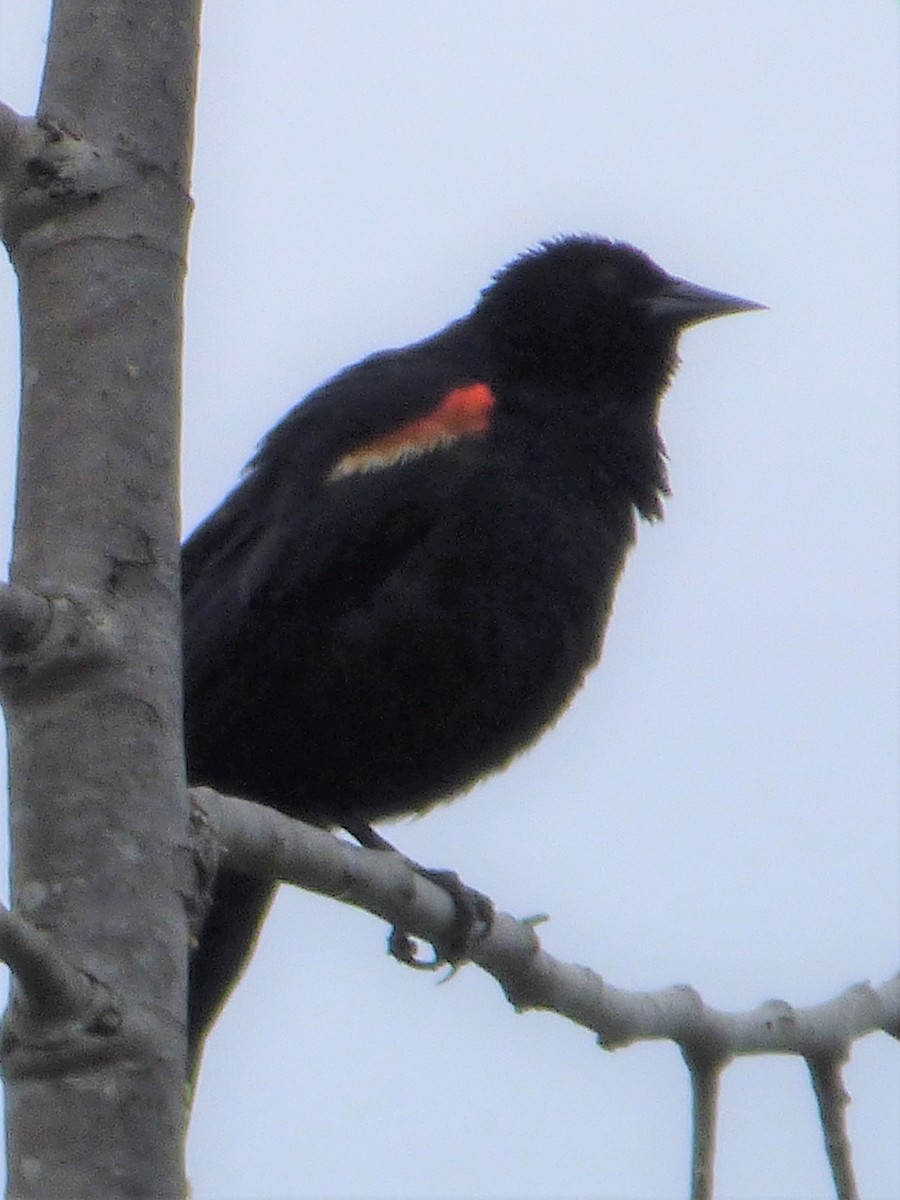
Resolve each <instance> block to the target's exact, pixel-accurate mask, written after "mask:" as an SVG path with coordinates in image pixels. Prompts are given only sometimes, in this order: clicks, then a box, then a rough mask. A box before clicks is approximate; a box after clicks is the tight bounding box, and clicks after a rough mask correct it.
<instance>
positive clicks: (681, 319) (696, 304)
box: [644, 275, 766, 329]
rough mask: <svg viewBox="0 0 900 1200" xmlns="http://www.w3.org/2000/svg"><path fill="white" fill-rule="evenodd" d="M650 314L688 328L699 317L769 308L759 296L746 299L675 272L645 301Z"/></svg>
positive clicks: (701, 319) (699, 318)
mask: <svg viewBox="0 0 900 1200" xmlns="http://www.w3.org/2000/svg"><path fill="white" fill-rule="evenodd" d="M644 303H645V304H646V306H647V309H648V311H649V313H650V315H651V316H652V317H653V318H654V319H655V320H658V321H666V322H669V323H671V324H672V325H677V326H678V328H679V329H684V328H686V327H687V326H688V325H696V324H697V323H698V322H699V321H709V320H711V318H713V317H727V316H728V314H729V313H739V312H750V311H751V310H753V309H755V308H759V309H762V308H765V307H766V306H765V304H757V303H756V301H755V300H742V299H741V298H740V296H729V295H728V294H727V292H714V291H713V290H712V288H705V287H701V286H700V284H699V283H689V282H688V281H687V280H686V279H678V278H677V277H676V276H674V275H673V276H671V277H670V278H669V279H668V281H667V282H666V283H665V285H664V286H663V288H662V290H661V291H659V292H657V294H656V295H655V296H650V297H648V298H647V300H645V301H644Z"/></svg>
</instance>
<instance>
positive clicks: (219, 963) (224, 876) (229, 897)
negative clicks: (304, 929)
mask: <svg viewBox="0 0 900 1200" xmlns="http://www.w3.org/2000/svg"><path fill="white" fill-rule="evenodd" d="M276 890H277V885H276V884H273V883H272V882H271V880H265V879H255V878H253V876H250V875H238V874H236V873H235V872H234V871H228V870H222V871H220V872H219V874H218V875H217V876H216V881H215V883H214V885H213V898H212V904H211V905H210V908H209V912H208V913H207V916H206V920H205V921H204V924H203V929H202V930H201V932H200V937H199V942H198V945H197V948H196V949H195V950H194V952H193V954H192V955H191V962H190V968H189V983H188V1072H187V1078H188V1080H190V1081H193V1080H194V1079H195V1078H196V1074H197V1070H198V1068H199V1066H200V1054H201V1052H202V1050H203V1043H204V1041H205V1039H206V1035H207V1034H208V1033H209V1031H210V1029H211V1028H212V1026H213V1024H214V1022H215V1020H216V1017H217V1016H218V1015H219V1010H220V1009H221V1008H222V1005H223V1004H224V1003H225V1001H226V999H227V998H228V995H229V993H230V992H231V989H232V988H233V987H234V985H235V984H236V983H237V981H238V979H239V978H240V977H241V975H242V973H243V971H244V968H245V967H246V965H247V962H248V961H249V959H250V956H251V954H252V953H253V949H254V947H255V945H256V939H257V937H258V936H259V932H260V929H261V928H262V923H263V920H264V919H265V916H266V913H267V912H268V910H269V906H270V904H271V903H272V900H273V898H274V896H275V892H276Z"/></svg>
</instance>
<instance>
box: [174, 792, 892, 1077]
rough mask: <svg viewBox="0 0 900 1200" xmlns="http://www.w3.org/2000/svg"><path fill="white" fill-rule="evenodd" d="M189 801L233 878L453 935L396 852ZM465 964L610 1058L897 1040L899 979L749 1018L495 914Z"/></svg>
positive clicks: (714, 1056) (228, 806) (427, 932)
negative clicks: (602, 970)
mask: <svg viewBox="0 0 900 1200" xmlns="http://www.w3.org/2000/svg"><path fill="white" fill-rule="evenodd" d="M192 799H193V802H194V804H195V805H196V806H197V807H198V808H199V809H200V812H201V819H202V820H205V821H206V823H207V824H208V825H209V826H210V827H211V829H212V832H213V834H214V836H216V837H217V838H219V839H221V841H222V842H223V843H224V846H225V847H226V852H227V855H228V859H229V863H230V864H231V865H233V866H236V867H237V868H239V869H240V870H243V871H246V872H248V873H249V874H255V875H260V876H263V877H268V878H276V879H282V880H284V881H285V882H287V883H293V884H296V885H298V886H300V887H304V888H307V889H308V890H310V891H314V892H319V893H320V894H322V895H326V896H333V897H334V898H336V899H339V900H343V901H345V902H346V903H348V904H353V905H355V906H356V907H358V908H364V909H366V910H367V911H368V912H371V913H373V914H375V915H376V916H380V917H383V918H384V919H385V920H386V921H389V922H391V924H394V925H399V926H400V927H401V928H403V929H405V930H408V931H409V932H410V933H413V934H415V935H416V936H418V937H423V938H426V939H427V940H428V941H430V942H436V943H440V941H441V939H442V938H444V937H446V935H447V933H448V932H449V930H450V928H451V925H452V922H453V919H454V916H455V909H454V902H453V901H452V899H451V898H450V896H449V895H448V894H447V893H446V892H445V891H444V890H443V889H442V888H440V887H439V886H438V885H437V884H434V883H432V882H431V881H430V880H428V879H424V878H422V876H420V875H418V874H416V872H415V871H414V870H413V868H412V866H411V865H410V864H409V863H408V862H407V860H406V859H404V858H403V857H402V855H399V854H394V853H391V852H386V851H382V850H364V849H361V848H359V847H356V846H351V845H350V844H349V843H347V842H343V841H341V840H340V839H339V838H336V837H334V836H333V835H332V834H330V833H327V832H325V831H324V830H321V829H316V828H314V827H313V826H310V825H306V824H304V823H303V822H302V821H293V820H291V819H290V818H288V817H285V816H283V815H282V814H281V813H278V812H275V811H274V810H273V809H270V808H266V807H264V806H262V805H259V804H253V803H251V802H249V801H246V800H240V799H237V798H236V797H233V796H220V795H219V794H218V793H217V792H213V791H211V790H210V789H208V788H196V789H194V790H193V791H192ZM471 959H472V961H473V962H475V963H477V964H478V965H479V966H480V967H482V968H483V969H484V970H486V971H488V972H489V973H490V974H491V975H493V976H494V978H495V979H496V980H497V981H498V982H499V983H500V985H501V987H502V988H503V990H504V992H505V993H506V995H507V997H508V999H509V1000H510V1002H511V1003H512V1004H513V1005H514V1007H515V1008H516V1009H517V1010H518V1011H520V1012H521V1011H525V1010H527V1009H547V1010H551V1011H554V1012H557V1013H559V1014H560V1015H561V1016H564V1017H568V1018H569V1020H571V1021H574V1022H576V1023H577V1024H579V1025H583V1026H585V1027H586V1028H588V1029H591V1030H593V1031H595V1032H596V1033H597V1035H598V1040H599V1042H600V1044H601V1046H603V1047H604V1049H607V1050H615V1049H618V1048H620V1047H623V1046H627V1045H630V1044H631V1043H632V1042H636V1041H643V1040H649V1039H661V1038H666V1039H669V1040H671V1041H674V1042H675V1043H676V1044H678V1045H679V1046H681V1047H682V1048H683V1051H684V1054H685V1057H686V1058H687V1060H688V1063H689V1064H691V1063H692V1062H694V1061H697V1062H703V1063H706V1064H707V1065H708V1064H710V1063H713V1064H718V1065H719V1066H721V1065H722V1064H724V1063H725V1062H726V1061H727V1060H728V1059H729V1058H731V1057H733V1056H736V1055H742V1054H759V1053H770V1054H773V1053H774V1054H800V1055H803V1056H804V1057H806V1058H808V1059H811V1058H813V1057H822V1056H823V1055H829V1054H832V1055H833V1054H838V1053H845V1052H846V1050H847V1048H848V1047H849V1046H850V1045H851V1044H852V1043H853V1041H855V1040H856V1039H857V1038H860V1037H863V1036H864V1035H865V1034H867V1033H872V1032H874V1031H875V1030H883V1031H885V1032H892V1031H893V1029H895V1028H896V1025H897V1010H898V1006H900V975H898V976H896V977H895V978H894V979H891V980H889V981H888V982H887V983H885V984H884V985H883V986H882V987H881V988H873V987H872V986H871V985H870V984H858V985H856V986H854V987H851V988H849V989H848V990H847V991H846V992H844V993H843V994H842V995H840V996H838V997H836V998H835V999H833V1000H830V1001H828V1002H827V1003H825V1004H820V1005H815V1006H812V1007H810V1008H805V1009H795V1008H793V1007H792V1006H791V1005H790V1004H788V1003H787V1002H786V1001H783V1000H769V1001H766V1002H765V1003H764V1004H762V1005H760V1006H759V1007H758V1008H757V1009H755V1010H753V1011H751V1012H746V1013H726V1012H720V1011H718V1010H716V1009H713V1008H710V1007H709V1006H708V1005H706V1004H704V1002H703V1000H702V998H701V997H700V995H699V994H698V993H697V992H696V991H695V990H694V989H693V988H691V987H686V986H676V987H671V988H667V989H665V990H663V991H658V992H631V991H625V990H623V989H620V988H616V987H613V986H612V985H611V984H607V983H606V982H604V980H603V979H602V978H601V977H600V976H599V975H597V974H595V972H593V971H592V970H590V968H588V967H583V966H579V965H577V964H573V963H562V962H560V961H559V960H558V959H555V958H553V957H552V956H551V955H549V954H547V952H546V951H545V950H543V949H542V947H541V945H540V942H539V940H538V937H537V934H536V933H535V930H534V926H533V923H531V922H529V921H528V920H527V919H526V920H517V919H516V918H515V917H512V916H510V915H509V914H508V913H502V912H498V913H496V915H495V918H494V922H493V925H492V926H491V929H490V931H489V932H488V933H487V934H486V936H485V937H484V938H483V939H482V940H481V941H479V942H477V943H476V944H475V945H474V947H473V948H472V950H471ZM692 1069H693V1068H692Z"/></svg>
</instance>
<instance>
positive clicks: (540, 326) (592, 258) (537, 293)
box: [475, 236, 764, 390]
mask: <svg viewBox="0 0 900 1200" xmlns="http://www.w3.org/2000/svg"><path fill="white" fill-rule="evenodd" d="M763 307H764V305H761V304H756V303H755V302H753V301H751V300H742V299H740V298H739V297H737V296H730V295H727V294H726V293H725V292H717V291H713V290H712V289H711V288H705V287H701V286H700V285H699V284H693V283H689V282H688V281H687V280H685V279H679V278H677V277H676V276H673V275H669V274H668V273H667V272H666V271H664V270H662V268H661V267H658V266H657V265H656V263H654V262H653V261H652V259H650V258H649V257H648V256H647V255H646V254H644V253H642V251H640V250H637V249H635V247H633V246H629V245H627V244H625V243H624V242H613V241H608V240H606V239H603V238H597V237H590V236H576V237H564V238H557V239H554V240H552V241H548V242H543V243H542V244H541V245H540V246H538V247H537V248H536V249H534V250H530V251H528V252H526V253H525V254H523V255H522V256H521V257H519V258H517V259H515V260H514V261H513V262H511V263H510V264H509V265H508V266H506V267H504V268H503V269H502V270H501V271H500V272H498V274H497V275H496V276H495V277H494V280H493V282H492V283H491V284H490V285H489V286H488V287H487V288H486V289H485V290H484V292H483V293H482V295H481V299H480V301H479V303H478V305H477V307H476V310H475V311H476V314H478V316H479V317H480V318H481V319H483V320H484V321H486V323H487V326H488V329H489V331H490V336H491V337H492V339H493V340H494V342H495V344H496V345H498V347H499V348H501V349H502V352H503V353H504V354H506V355H508V356H509V357H510V360H514V361H517V362H520V363H521V366H522V367H523V368H524V369H525V370H526V371H527V372H528V373H535V372H536V373H539V374H546V375H547V376H552V377H554V378H556V379H561V378H566V379H570V380H571V381H573V382H575V381H576V380H577V381H580V382H582V383H584V384H588V385H589V384H591V383H602V382H604V381H607V380H609V379H610V378H611V377H613V378H615V377H618V378H619V379H621V381H622V382H627V383H628V385H629V386H634V385H637V386H638V387H639V388H640V385H641V383H642V382H643V380H641V379H639V378H634V377H630V378H629V376H633V373H634V372H638V373H639V374H641V373H643V372H644V371H647V372H649V373H650V376H651V377H649V378H648V379H647V380H646V383H647V386H649V387H650V388H651V389H652V390H658V389H659V388H661V387H662V386H663V385H664V383H665V381H666V379H667V378H668V376H669V374H670V373H671V370H672V367H673V366H674V363H675V346H676V343H677V340H678V335H679V334H680V333H681V331H682V330H683V329H686V328H687V327H688V326H689V325H695V324H697V323H698V322H700V321H706V320H709V319H711V318H712V317H720V316H726V315H727V314H729V313H738V312H745V311H748V310H750V309H757V308H763ZM641 390H643V389H641Z"/></svg>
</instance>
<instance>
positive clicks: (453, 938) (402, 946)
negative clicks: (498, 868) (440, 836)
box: [344, 821, 494, 979]
mask: <svg viewBox="0 0 900 1200" xmlns="http://www.w3.org/2000/svg"><path fill="white" fill-rule="evenodd" d="M344 828H345V829H346V831H347V832H348V833H349V834H350V835H351V837H354V838H356V840H357V841H358V842H359V844H360V845H361V846H364V847H366V849H368V850H392V851H393V852H394V853H395V854H398V853H400V851H398V850H397V849H396V847H395V846H392V845H391V843H390V842H389V841H388V840H387V838H383V837H382V836H381V834H380V833H376V831H375V830H374V829H373V828H372V827H371V825H369V824H367V823H366V822H364V821H351V822H348V823H347V824H345V825H344ZM402 857H403V858H405V859H406V861H407V862H408V863H409V865H410V866H411V867H412V869H413V870H414V871H415V872H416V874H417V875H421V876H422V878H423V879H428V880H430V881H431V882H432V883H435V884H437V886H438V887H440V888H443V889H444V891H445V892H447V893H448V894H449V896H450V897H451V899H452V900H453V903H454V905H455V907H456V915H455V917H454V919H453V924H452V925H451V927H450V929H449V931H448V932H447V934H446V936H445V937H443V938H441V940H440V942H434V943H432V947H433V950H434V957H433V958H430V959H421V958H419V953H418V942H417V940H416V939H415V938H414V937H413V936H412V935H411V934H409V933H407V932H406V930H405V929H400V928H399V926H396V925H395V926H394V928H393V929H392V930H391V932H390V936H389V937H388V953H389V954H391V955H392V956H393V957H394V958H396V959H397V961H398V962H401V963H404V964H405V965H406V966H408V967H412V968H413V969H414V970H416V971H437V970H438V969H439V968H440V967H442V966H444V965H445V964H447V965H449V966H450V968H451V971H450V974H449V975H448V976H447V978H448V979H449V978H451V977H452V976H453V975H454V974H455V973H456V971H457V970H458V969H459V967H460V966H461V965H462V964H463V963H464V962H465V960H466V959H467V958H468V957H469V954H470V952H471V950H472V947H473V946H475V945H477V943H478V942H480V941H481V939H482V938H483V937H485V936H486V935H487V934H488V933H489V932H490V928H491V924H492V923H493V919H494V906H493V904H492V903H491V901H490V900H489V899H488V897H487V896H485V895H484V894H483V893H482V892H478V891H476V890H475V889H474V888H470V887H467V886H466V885H465V884H464V883H463V881H462V880H461V879H460V877H459V876H458V875H457V874H456V872H455V871H444V870H433V869H431V868H429V867H423V866H422V865H421V864H420V863H417V862H414V861H413V860H412V859H411V858H407V856H406V855H405V854H404V855H402Z"/></svg>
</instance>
